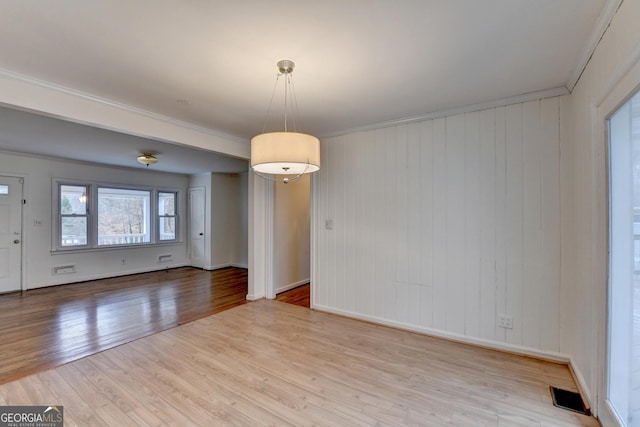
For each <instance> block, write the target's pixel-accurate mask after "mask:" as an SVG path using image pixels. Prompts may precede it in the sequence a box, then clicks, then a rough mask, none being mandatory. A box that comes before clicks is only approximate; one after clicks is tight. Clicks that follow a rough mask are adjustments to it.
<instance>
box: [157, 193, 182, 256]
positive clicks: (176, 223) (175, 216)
mask: <svg viewBox="0 0 640 427" xmlns="http://www.w3.org/2000/svg"><path fill="white" fill-rule="evenodd" d="M160 193H165V194H173V204H174V206H173V215H160ZM163 218H173V221H174V224H173V226H174V229H175V232H174V235H173V239H162V238H161V237H162V236H161V234H160V221H161V220H162V219H163ZM155 220H156V227H157V231H158V232H157V236H156V240H157V241H158V243H168V242H176V241H177V240H178V230H179V229H180V223H179V221H178V192H177V191H176V190H162V189H159V190H158V191H157V192H156V215H155Z"/></svg>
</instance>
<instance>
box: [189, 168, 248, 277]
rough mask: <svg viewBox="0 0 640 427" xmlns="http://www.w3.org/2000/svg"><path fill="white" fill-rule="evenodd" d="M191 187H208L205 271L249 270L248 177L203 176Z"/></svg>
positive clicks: (193, 178)
mask: <svg viewBox="0 0 640 427" xmlns="http://www.w3.org/2000/svg"><path fill="white" fill-rule="evenodd" d="M189 186H190V187H204V188H205V198H206V199H205V205H206V212H205V236H206V238H205V265H204V268H205V269H206V270H214V269H217V268H223V267H228V266H235V267H242V268H247V267H248V246H247V245H248V180H247V175H246V174H240V175H239V174H218V173H204V174H198V175H192V176H191V177H190V184H189Z"/></svg>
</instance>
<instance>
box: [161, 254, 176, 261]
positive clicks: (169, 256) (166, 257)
mask: <svg viewBox="0 0 640 427" xmlns="http://www.w3.org/2000/svg"><path fill="white" fill-rule="evenodd" d="M172 257H173V255H172V254H164V255H158V262H169V261H172Z"/></svg>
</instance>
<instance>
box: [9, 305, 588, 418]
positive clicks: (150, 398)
mask: <svg viewBox="0 0 640 427" xmlns="http://www.w3.org/2000/svg"><path fill="white" fill-rule="evenodd" d="M549 385H556V386H563V387H575V384H573V380H572V377H571V374H570V373H569V370H568V368H567V366H564V365H561V364H554V363H550V362H545V361H540V360H536V359H532V358H527V357H521V356H516V355H513V354H507V353H501V352H497V351H493V350H488V349H483V348H478V347H473V346H469V345H464V344H460V343H455V342H450V341H446V340H442V339H437V338H432V337H428V336H424V335H420V334H415V333H411V332H407V331H402V330H396V329H392V328H387V327H383V326H379V325H373V324H370V323H366V322H360V321H356V320H352V319H346V318H343V317H339V316H335V315H331V314H327V313H321V312H316V311H313V310H309V309H305V308H302V307H298V306H295V305H292V304H284V303H282V302H277V301H268V300H261V301H256V302H253V303H251V304H245V305H242V306H239V307H236V308H234V309H232V310H227V311H225V312H223V313H219V314H216V315H214V316H208V317H204V318H202V319H199V320H196V321H194V322H191V323H188V324H184V325H182V326H178V327H175V328H172V329H169V330H165V331H163V332H159V333H157V334H154V335H150V336H147V337H144V338H141V339H138V340H136V341H132V342H130V343H127V344H124V345H121V346H118V347H115V348H112V349H109V350H105V351H103V352H101V353H99V354H95V355H93V356H89V357H87V358H84V359H81V360H76V361H74V362H71V363H69V364H67V365H64V366H61V367H58V368H55V369H53V370H50V371H47V372H43V373H40V374H37V375H36V376H35V378H34V377H33V376H30V377H26V378H22V379H18V380H16V381H13V382H9V383H6V384H3V385H0V401H2V400H3V399H4V400H7V399H9V400H10V401H13V402H17V401H21V400H28V401H30V402H34V404H47V403H49V402H40V400H42V399H47V400H53V399H55V400H56V403H59V404H61V405H63V406H64V407H65V415H66V416H68V418H67V420H66V421H68V425H166V424H168V425H231V424H234V425H302V426H306V425H340V426H343V425H376V424H377V425H429V426H461V425H464V426H476V425H477V426H502V425H540V426H542V425H553V426H580V425H582V426H597V425H598V422H597V420H595V419H594V418H591V417H588V416H584V415H580V414H576V413H573V412H570V411H566V410H562V409H559V408H555V407H554V406H553V405H552V403H551V397H550V395H549V391H548V386H549ZM67 414H68V415H67ZM94 421H95V422H94Z"/></svg>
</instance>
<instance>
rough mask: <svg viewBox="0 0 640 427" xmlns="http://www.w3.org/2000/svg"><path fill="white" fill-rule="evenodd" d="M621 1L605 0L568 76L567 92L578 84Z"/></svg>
mask: <svg viewBox="0 0 640 427" xmlns="http://www.w3.org/2000/svg"><path fill="white" fill-rule="evenodd" d="M623 1H624V0H607V2H606V3H605V5H604V7H603V8H602V11H601V12H600V15H599V16H598V19H597V20H596V24H595V26H594V27H593V30H592V31H591V34H590V35H589V38H588V39H587V43H586V44H585V48H584V51H583V52H582V56H581V57H580V61H578V63H577V64H576V66H575V68H574V69H573V72H572V73H571V75H570V76H569V79H568V80H567V83H566V87H567V89H569V92H572V91H573V88H574V87H575V86H576V84H578V81H579V80H580V76H582V73H583V72H584V70H585V68H587V65H588V64H589V61H590V60H591V57H592V56H593V53H594V52H595V51H596V49H597V48H598V45H599V44H600V40H602V37H604V33H605V32H606V31H607V29H608V28H609V25H611V21H612V20H613V17H614V16H615V15H616V12H617V11H618V9H619V8H620V6H621V5H622V2H623Z"/></svg>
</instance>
